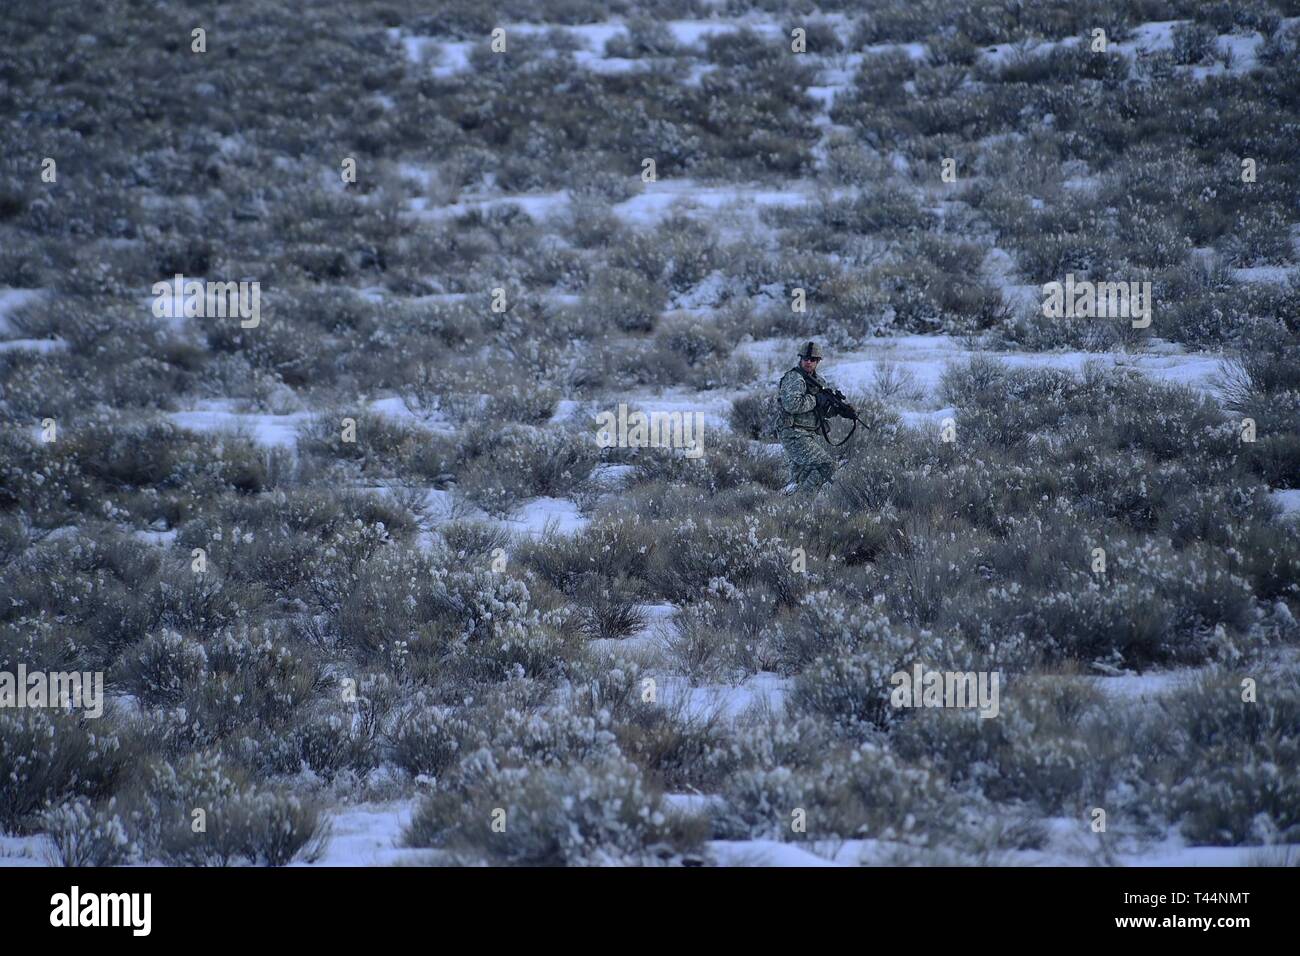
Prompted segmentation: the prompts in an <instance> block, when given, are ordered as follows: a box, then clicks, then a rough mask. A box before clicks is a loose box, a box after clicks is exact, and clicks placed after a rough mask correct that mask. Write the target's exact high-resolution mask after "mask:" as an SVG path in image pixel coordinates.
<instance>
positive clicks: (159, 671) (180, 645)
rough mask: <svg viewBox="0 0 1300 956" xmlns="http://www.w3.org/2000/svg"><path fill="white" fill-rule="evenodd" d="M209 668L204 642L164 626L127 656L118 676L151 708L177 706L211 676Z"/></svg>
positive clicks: (120, 665) (125, 655) (119, 667)
mask: <svg viewBox="0 0 1300 956" xmlns="http://www.w3.org/2000/svg"><path fill="white" fill-rule="evenodd" d="M207 667H208V657H207V652H206V651H205V650H204V647H203V645H202V644H201V643H199V642H198V641H196V640H194V639H192V638H189V637H186V636H184V635H183V634H179V633H177V632H176V631H172V630H167V629H164V630H162V631H159V632H157V633H155V634H150V635H149V636H148V637H146V638H145V639H144V640H142V641H140V642H139V643H138V644H136V645H134V646H133V647H132V648H131V649H130V650H129V651H127V652H126V654H124V655H123V657H122V660H121V661H120V662H119V664H118V672H117V678H118V680H120V681H121V682H122V684H123V686H124V687H125V688H126V689H127V690H129V691H130V692H131V693H133V694H135V696H136V697H137V698H139V700H140V702H141V703H142V704H144V705H145V706H147V707H156V706H159V705H164V706H175V705H176V704H179V703H180V702H181V701H182V700H183V699H184V698H185V695H186V694H187V693H188V692H189V691H190V690H191V689H192V688H193V687H194V686H195V685H196V684H198V683H199V682H200V681H202V680H203V679H204V678H205V677H206V676H207Z"/></svg>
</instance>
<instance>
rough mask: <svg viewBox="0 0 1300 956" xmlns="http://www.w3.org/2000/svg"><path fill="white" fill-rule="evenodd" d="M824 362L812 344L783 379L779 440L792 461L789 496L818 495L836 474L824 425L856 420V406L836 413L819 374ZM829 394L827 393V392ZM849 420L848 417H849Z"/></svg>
mask: <svg viewBox="0 0 1300 956" xmlns="http://www.w3.org/2000/svg"><path fill="white" fill-rule="evenodd" d="M821 360H822V352H821V349H819V348H818V347H817V343H815V342H809V343H807V344H806V345H804V347H803V348H802V349H801V350H800V351H799V364H798V365H796V366H795V367H794V368H792V369H790V371H788V372H786V373H785V374H784V375H783V376H781V384H780V386H778V388H779V392H778V396H777V402H778V404H779V406H780V412H781V427H780V429H779V431H778V432H777V438H779V439H780V440H781V444H782V445H783V446H784V447H785V454H786V457H787V458H789V459H790V484H789V485H788V486H786V489H785V492H786V494H794V493H795V492H796V491H816V490H817V489H819V488H821V487H822V486H823V485H825V484H826V483H827V482H828V481H830V480H831V476H833V475H834V474H835V459H834V458H832V457H831V455H830V452H828V451H827V450H826V448H824V447H823V446H822V441H821V439H819V437H818V433H819V432H821V433H822V434H821V438H825V431H824V429H823V428H822V423H823V422H824V421H825V420H826V419H827V418H828V417H830V416H832V415H835V414H843V413H844V412H845V411H847V412H848V413H850V414H851V415H852V416H854V417H856V415H857V412H855V411H854V410H853V408H852V406H849V405H844V406H843V410H842V411H840V410H833V406H834V400H833V399H832V396H831V394H829V393H830V392H831V391H833V390H832V389H831V388H830V386H829V385H828V384H827V383H826V380H825V379H823V378H822V377H821V376H820V375H818V374H817V365H818V364H819V363H820V362H821ZM823 390H825V391H823ZM846 417H848V416H846Z"/></svg>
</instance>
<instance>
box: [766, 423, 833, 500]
mask: <svg viewBox="0 0 1300 956" xmlns="http://www.w3.org/2000/svg"><path fill="white" fill-rule="evenodd" d="M778 437H780V439H781V445H782V447H783V448H785V457H786V458H787V459H789V461H790V481H792V482H793V483H794V484H795V485H797V486H798V489H797V490H798V491H816V490H817V489H818V488H820V487H821V486H822V485H824V484H826V482H828V481H830V480H831V476H832V475H834V474H835V459H834V458H832V457H831V454H830V452H829V451H828V450H827V449H826V444H825V442H823V441H822V438H821V436H820V435H819V434H817V432H809V431H802V430H800V429H797V428H783V429H781V433H780V435H779V436H778Z"/></svg>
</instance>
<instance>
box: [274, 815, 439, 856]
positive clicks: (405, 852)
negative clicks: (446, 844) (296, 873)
mask: <svg viewBox="0 0 1300 956" xmlns="http://www.w3.org/2000/svg"><path fill="white" fill-rule="evenodd" d="M415 803H416V801H415V800H405V801H393V802H390V803H364V804H357V805H356V806H351V807H346V808H344V809H342V810H337V811H335V812H334V813H332V814H331V815H330V838H329V843H328V844H327V845H326V847H325V852H324V853H323V854H322V855H321V857H320V858H319V859H318V860H317V861H316V862H315V863H304V862H297V863H294V864H292V865H293V866H401V865H426V866H427V865H429V864H430V863H431V862H433V860H435V859H436V857H437V854H436V853H435V852H434V851H432V850H421V849H411V848H409V847H403V846H401V845H400V844H401V840H402V831H403V829H405V827H406V825H407V824H408V823H409V822H410V820H411V815H412V813H414V811H415Z"/></svg>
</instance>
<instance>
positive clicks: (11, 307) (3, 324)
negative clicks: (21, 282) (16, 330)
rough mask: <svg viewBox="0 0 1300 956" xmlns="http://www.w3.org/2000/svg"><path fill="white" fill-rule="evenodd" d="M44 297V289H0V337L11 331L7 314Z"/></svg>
mask: <svg viewBox="0 0 1300 956" xmlns="http://www.w3.org/2000/svg"><path fill="white" fill-rule="evenodd" d="M44 295H45V290H44V289H10V288H4V289H0V335H8V334H10V333H11V332H12V331H13V328H12V326H11V325H10V322H9V314H10V313H11V312H14V311H16V310H17V309H20V308H22V307H23V306H25V305H27V304H28V303H30V302H35V301H37V300H39V299H40V298H41V297H43V296H44Z"/></svg>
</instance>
